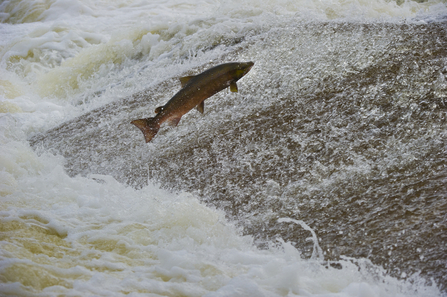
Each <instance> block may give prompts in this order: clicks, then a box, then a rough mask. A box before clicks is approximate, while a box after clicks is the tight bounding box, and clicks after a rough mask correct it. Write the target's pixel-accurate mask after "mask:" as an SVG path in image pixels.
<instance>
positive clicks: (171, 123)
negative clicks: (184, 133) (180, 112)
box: [168, 117, 181, 127]
mask: <svg viewBox="0 0 447 297" xmlns="http://www.w3.org/2000/svg"><path fill="white" fill-rule="evenodd" d="M180 119H181V117H179V118H172V119H169V120H168V124H169V126H172V127H176V126H177V125H178V122H180Z"/></svg>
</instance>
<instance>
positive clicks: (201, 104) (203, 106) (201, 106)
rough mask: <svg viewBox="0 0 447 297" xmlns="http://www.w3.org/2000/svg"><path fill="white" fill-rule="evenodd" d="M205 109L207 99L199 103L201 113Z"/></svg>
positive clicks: (198, 107) (198, 108)
mask: <svg viewBox="0 0 447 297" xmlns="http://www.w3.org/2000/svg"><path fill="white" fill-rule="evenodd" d="M204 109H205V100H203V101H202V102H200V103H199V105H197V110H198V111H200V113H203V110H204Z"/></svg>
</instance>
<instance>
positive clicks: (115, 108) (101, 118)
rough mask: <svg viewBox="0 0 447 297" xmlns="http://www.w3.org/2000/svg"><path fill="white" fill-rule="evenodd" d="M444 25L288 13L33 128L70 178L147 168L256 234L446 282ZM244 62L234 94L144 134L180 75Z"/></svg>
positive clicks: (141, 178) (122, 176) (119, 175)
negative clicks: (137, 125) (249, 64)
mask: <svg viewBox="0 0 447 297" xmlns="http://www.w3.org/2000/svg"><path fill="white" fill-rule="evenodd" d="M446 26H447V25H446V23H445V22H433V23H424V24H422V23H421V24H406V23H405V22H402V23H399V24H396V23H386V22H385V23H378V22H368V23H359V22H299V21H288V22H284V23H280V24H279V25H278V26H272V27H271V28H267V29H266V30H265V31H264V32H263V31H262V30H261V31H259V32H254V33H252V34H247V35H246V36H244V37H243V38H242V37H239V36H236V37H235V38H234V39H232V40H227V41H226V44H225V43H224V46H223V47H222V46H219V47H213V46H210V47H209V48H208V49H207V51H208V52H207V53H202V55H209V57H212V58H213V60H212V62H211V63H206V64H205V63H200V61H203V59H202V60H201V59H200V58H198V59H195V58H194V57H188V58H187V59H185V60H181V62H180V66H179V68H178V69H177V73H176V74H177V75H176V76H175V77H172V76H171V77H169V76H168V75H165V74H163V75H164V76H163V75H162V78H160V79H158V80H154V81H152V82H148V84H149V86H148V89H147V90H145V91H142V92H139V93H137V94H134V95H132V96H129V97H126V98H123V99H119V100H117V101H114V102H112V103H110V104H108V105H105V106H102V107H100V108H98V109H95V110H93V111H89V112H87V113H86V114H84V115H81V116H80V117H77V118H75V119H73V120H70V121H68V122H65V123H63V124H62V125H60V126H58V127H56V128H54V129H52V130H50V131H48V132H45V133H42V134H38V135H35V136H34V137H32V138H31V139H30V143H31V145H32V146H33V147H34V148H35V149H36V150H38V151H41V152H46V151H51V152H54V153H56V154H61V155H62V156H64V158H65V160H66V166H65V169H66V170H67V172H69V174H70V175H72V176H76V175H78V174H80V175H83V176H88V175H90V174H106V175H111V176H113V177H114V178H115V179H116V180H118V181H120V182H123V183H126V184H128V185H131V186H132V187H135V188H137V189H139V188H141V187H144V186H145V185H147V182H148V180H150V181H152V182H153V181H155V182H158V183H159V184H161V186H162V187H164V188H167V189H170V190H174V191H188V192H191V193H195V194H196V195H198V196H199V197H201V199H202V200H203V201H204V202H206V203H207V204H208V205H212V206H215V207H217V208H219V209H223V210H225V213H226V215H227V217H228V218H229V219H230V220H232V221H235V222H237V224H239V225H240V226H241V227H242V228H243V230H244V233H245V234H249V235H253V236H254V237H255V239H256V242H257V245H258V246H260V247H262V246H265V245H268V244H269V242H272V241H274V240H275V238H282V239H284V240H285V241H290V242H292V243H294V244H296V246H297V247H298V248H300V249H302V251H303V253H304V255H305V256H307V257H309V256H310V253H311V250H312V247H313V245H312V244H311V243H309V244H307V245H306V244H305V243H304V242H305V239H306V238H307V237H308V235H309V234H308V232H306V231H305V230H302V229H301V227H300V226H298V225H294V224H290V225H288V226H287V225H285V224H283V223H278V222H277V220H278V218H282V217H289V218H293V219H299V220H302V221H304V222H306V223H307V224H308V225H309V226H311V227H312V228H313V230H315V231H316V233H317V234H318V237H319V239H320V245H321V247H322V248H323V250H324V257H325V259H326V260H330V261H336V260H337V259H339V258H340V256H348V257H353V258H367V259H370V260H371V261H372V262H373V263H374V264H378V265H382V266H383V267H384V268H385V269H387V270H388V272H389V273H391V275H394V276H397V277H402V278H406V277H407V276H410V275H413V274H415V273H420V274H421V275H422V276H424V277H425V278H426V279H428V280H430V279H432V278H433V279H434V280H435V281H436V283H437V284H438V285H439V286H440V287H441V288H442V289H443V290H446V284H447V278H446V274H445V271H446V264H445V263H447V249H446V241H447V236H446V234H447V220H446V216H447V201H446V199H445V193H447V187H446V182H445V181H446V178H447V159H446V147H447V82H446V78H445V77H446V75H447V68H446V65H447V50H446V49H447V37H446V36H447V34H446V33H447V32H446V29H447V27H446ZM250 60H253V61H254V62H255V67H254V68H253V69H252V71H251V72H250V73H249V74H248V75H247V76H246V77H244V78H243V79H242V80H241V81H240V83H239V93H238V94H236V95H235V94H228V93H226V92H222V93H220V94H218V95H216V96H214V97H212V98H210V99H208V100H207V101H206V102H205V115H204V116H201V115H199V114H198V113H195V112H194V111H192V112H190V113H189V114H188V115H187V116H185V117H184V118H183V119H182V120H181V122H180V124H179V126H178V127H177V128H175V129H170V128H167V127H165V128H163V129H162V131H160V133H159V135H157V137H156V139H154V140H153V142H152V143H150V144H148V145H146V144H144V141H143V139H142V135H141V133H140V131H138V129H134V127H132V126H131V125H130V124H129V122H130V120H133V119H136V118H140V117H142V116H150V115H151V113H152V112H153V109H154V108H155V107H156V106H159V105H160V104H163V103H165V102H166V101H167V100H168V99H169V98H170V97H171V96H172V94H173V93H174V92H176V91H177V90H178V89H179V87H180V86H179V83H178V81H177V79H178V76H180V75H182V74H184V73H185V71H186V69H188V68H192V70H189V72H188V73H189V74H193V73H199V72H200V71H201V70H203V69H205V68H206V67H208V66H209V65H216V64H219V63H222V62H227V61H241V62H242V61H250Z"/></svg>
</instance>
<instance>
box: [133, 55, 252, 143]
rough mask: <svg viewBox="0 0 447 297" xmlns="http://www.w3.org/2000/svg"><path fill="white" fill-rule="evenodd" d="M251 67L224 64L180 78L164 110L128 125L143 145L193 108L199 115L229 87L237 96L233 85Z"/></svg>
mask: <svg viewBox="0 0 447 297" xmlns="http://www.w3.org/2000/svg"><path fill="white" fill-rule="evenodd" d="M253 65H254V63H253V62H247V63H226V64H221V65H218V66H215V67H213V68H210V69H208V70H206V71H204V72H202V73H200V74H198V75H195V76H186V77H182V78H180V82H181V84H182V89H181V90H180V91H178V92H177V94H175V95H174V97H172V98H171V100H169V101H168V102H167V103H166V104H165V105H164V106H159V107H157V108H156V109H155V113H157V115H156V116H155V117H153V118H145V119H139V120H134V121H132V122H131V124H134V125H135V126H137V127H138V128H139V129H140V130H141V131H142V132H143V134H144V138H145V139H146V143H147V142H149V141H151V139H152V138H153V137H154V136H155V134H157V132H158V130H159V129H160V125H161V124H162V123H163V122H166V121H167V122H168V123H169V124H170V125H172V126H177V124H178V122H179V121H180V119H181V117H182V116H183V115H184V114H186V113H187V112H188V111H190V110H191V109H193V108H194V107H197V110H199V111H200V112H201V113H203V110H204V101H205V99H207V98H209V97H211V96H213V95H214V94H216V93H218V92H220V91H222V90H223V89H225V88H227V87H230V90H231V92H237V85H236V82H237V81H238V80H239V79H241V78H242V77H243V76H244V75H245V74H247V73H248V71H250V69H251V67H253Z"/></svg>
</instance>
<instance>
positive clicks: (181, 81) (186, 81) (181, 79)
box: [180, 75, 195, 88]
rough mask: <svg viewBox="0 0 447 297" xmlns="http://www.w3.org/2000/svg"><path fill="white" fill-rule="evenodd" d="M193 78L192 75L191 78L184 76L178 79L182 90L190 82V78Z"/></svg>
mask: <svg viewBox="0 0 447 297" xmlns="http://www.w3.org/2000/svg"><path fill="white" fill-rule="evenodd" d="M193 77H195V76H194V75H191V76H184V77H180V83H181V84H182V88H183V87H184V86H186V84H187V83H188V82H189V81H190V80H191V78H193Z"/></svg>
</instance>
